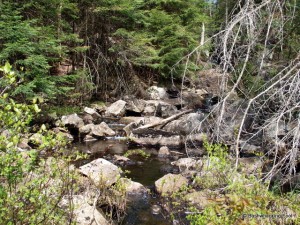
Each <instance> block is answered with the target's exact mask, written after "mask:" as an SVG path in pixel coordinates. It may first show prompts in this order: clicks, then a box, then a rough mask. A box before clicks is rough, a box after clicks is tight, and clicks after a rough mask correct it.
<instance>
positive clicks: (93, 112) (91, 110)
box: [83, 107, 101, 117]
mask: <svg viewBox="0 0 300 225" xmlns="http://www.w3.org/2000/svg"><path fill="white" fill-rule="evenodd" d="M83 111H84V112H85V113H87V114H89V115H91V116H94V117H101V115H100V114H99V113H98V112H97V111H96V109H93V108H89V107H84V109H83Z"/></svg>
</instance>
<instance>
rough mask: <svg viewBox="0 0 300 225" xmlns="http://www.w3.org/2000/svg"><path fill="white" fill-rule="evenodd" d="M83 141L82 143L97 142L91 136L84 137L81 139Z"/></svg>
mask: <svg viewBox="0 0 300 225" xmlns="http://www.w3.org/2000/svg"><path fill="white" fill-rule="evenodd" d="M83 141H84V142H89V141H97V139H96V138H94V137H93V136H91V135H85V137H84V138H83Z"/></svg>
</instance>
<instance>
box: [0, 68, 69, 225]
mask: <svg viewBox="0 0 300 225" xmlns="http://www.w3.org/2000/svg"><path fill="white" fill-rule="evenodd" d="M14 78H15V74H14V73H13V72H12V71H11V66H10V65H9V64H8V63H7V64H6V65H5V66H4V67H0V81H1V84H8V85H9V86H6V87H10V86H13V85H14V82H15V79H14ZM6 87H3V86H0V101H1V104H0V180H1V183H0V224H67V223H68V224H69V222H67V221H69V219H70V218H69V215H68V214H67V213H66V211H65V210H62V209H61V208H59V207H58V205H59V203H60V201H61V199H62V197H63V196H64V195H70V194H72V192H73V191H74V179H75V172H74V170H70V168H71V167H70V165H69V160H68V158H67V157H64V156H61V152H60V150H62V149H63V147H64V146H65V144H66V141H65V140H64V139H63V138H62V137H60V136H58V135H56V134H54V133H51V132H50V131H47V130H46V128H45V126H44V125H43V126H41V128H40V130H39V132H38V134H39V135H38V136H39V139H40V141H39V143H36V145H35V149H31V150H28V151H24V150H22V149H20V148H19V147H18V145H19V144H20V142H21V139H23V138H26V136H27V135H28V130H29V128H28V123H29V122H30V121H31V119H32V118H33V116H34V115H35V114H36V113H38V112H39V111H40V110H39V108H38V106H37V105H36V104H35V103H33V104H31V105H26V104H20V103H16V102H15V101H14V100H13V99H11V98H10V97H9V95H8V94H7V93H5V91H6V90H7V88H6ZM43 151H51V152H52V154H53V155H54V156H55V155H60V158H59V159H56V158H52V157H50V158H48V159H46V158H42V157H41V156H40V155H41V153H42V152H43Z"/></svg>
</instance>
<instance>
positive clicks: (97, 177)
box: [79, 158, 121, 187]
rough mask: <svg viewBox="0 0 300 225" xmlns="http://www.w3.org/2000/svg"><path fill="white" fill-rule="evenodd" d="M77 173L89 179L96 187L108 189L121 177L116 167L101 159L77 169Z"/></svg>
mask: <svg viewBox="0 0 300 225" xmlns="http://www.w3.org/2000/svg"><path fill="white" fill-rule="evenodd" d="M79 171H80V172H81V173H82V174H84V175H86V176H87V177H89V178H90V180H91V181H92V182H93V183H94V184H95V185H96V186H97V187H103V186H104V187H109V186H111V185H112V184H114V183H116V182H117V180H118V179H119V178H120V176H121V174H120V170H119V168H118V167H117V166H115V165H114V164H112V163H111V162H109V161H107V160H105V159H101V158H100V159H96V160H94V161H92V162H90V163H88V164H86V165H83V166H81V167H79Z"/></svg>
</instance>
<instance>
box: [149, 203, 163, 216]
mask: <svg viewBox="0 0 300 225" xmlns="http://www.w3.org/2000/svg"><path fill="white" fill-rule="evenodd" d="M161 211H162V207H161V206H160V205H153V206H151V212H152V214H153V215H158V214H160V213H161Z"/></svg>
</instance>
